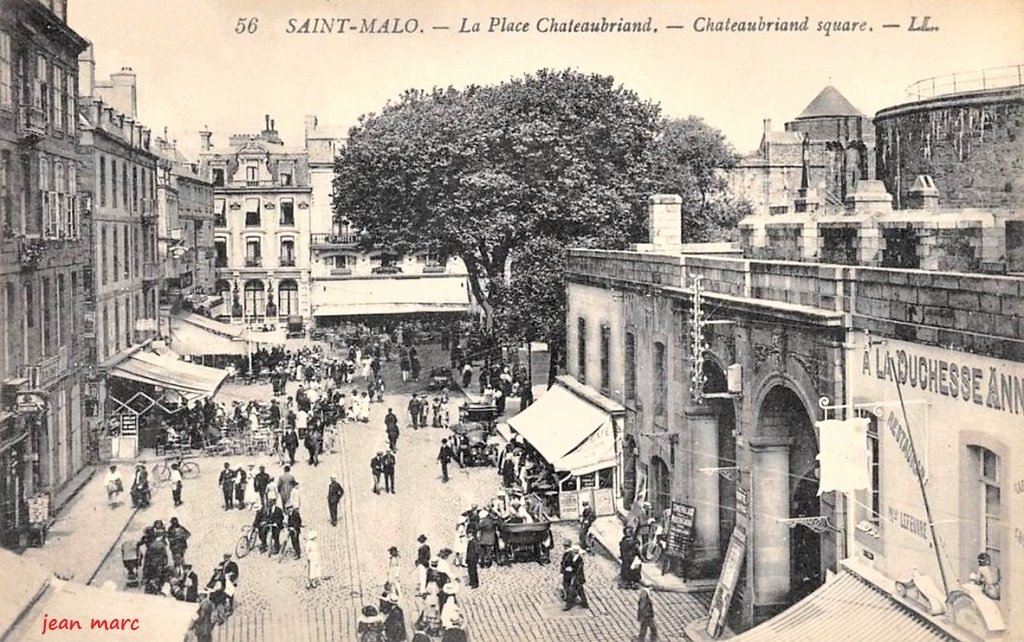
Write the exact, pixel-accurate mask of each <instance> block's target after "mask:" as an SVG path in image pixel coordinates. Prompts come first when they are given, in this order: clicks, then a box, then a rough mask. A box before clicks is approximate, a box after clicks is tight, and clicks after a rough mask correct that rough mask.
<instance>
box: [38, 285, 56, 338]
mask: <svg viewBox="0 0 1024 642" xmlns="http://www.w3.org/2000/svg"><path fill="white" fill-rule="evenodd" d="M52 296H53V293H52V292H51V291H50V279H49V277H45V276H44V277H43V288H42V293H41V295H40V301H39V304H40V306H41V307H42V309H43V310H44V311H45V313H41V314H40V316H39V320H40V321H42V324H43V354H45V355H51V354H54V350H53V329H52V324H51V323H50V314H49V312H50V310H52V309H53V308H52V305H53V301H51V299H50V297H52Z"/></svg>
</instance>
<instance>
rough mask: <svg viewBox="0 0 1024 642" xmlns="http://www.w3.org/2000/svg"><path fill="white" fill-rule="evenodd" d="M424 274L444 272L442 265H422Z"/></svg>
mask: <svg viewBox="0 0 1024 642" xmlns="http://www.w3.org/2000/svg"><path fill="white" fill-rule="evenodd" d="M423 273H424V274H444V266H443V265H437V264H433V265H431V264H427V265H424V266H423Z"/></svg>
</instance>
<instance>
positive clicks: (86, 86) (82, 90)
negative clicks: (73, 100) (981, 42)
mask: <svg viewBox="0 0 1024 642" xmlns="http://www.w3.org/2000/svg"><path fill="white" fill-rule="evenodd" d="M95 87H96V58H95V57H94V56H93V53H92V43H89V46H88V47H86V48H85V51H83V52H82V53H80V54H78V95H79V96H90V97H91V96H92V95H93V92H94V89H95Z"/></svg>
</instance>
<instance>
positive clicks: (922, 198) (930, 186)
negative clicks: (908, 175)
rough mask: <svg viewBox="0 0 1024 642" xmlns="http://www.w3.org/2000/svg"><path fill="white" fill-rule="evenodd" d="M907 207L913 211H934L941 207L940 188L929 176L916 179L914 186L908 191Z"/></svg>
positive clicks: (923, 175)
mask: <svg viewBox="0 0 1024 642" xmlns="http://www.w3.org/2000/svg"><path fill="white" fill-rule="evenodd" d="M907 207H908V208H909V209H912V210H934V209H938V207H939V188H937V187H935V181H934V180H932V177H931V176H928V175H927V174H921V175H920V176H918V177H917V178H916V179H914V184H913V185H912V186H911V187H910V190H908V191H907Z"/></svg>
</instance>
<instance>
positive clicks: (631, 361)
mask: <svg viewBox="0 0 1024 642" xmlns="http://www.w3.org/2000/svg"><path fill="white" fill-rule="evenodd" d="M625 352H626V359H625V361H626V363H625V364H624V365H625V371H626V372H625V379H626V381H625V388H626V389H625V390H624V391H623V395H624V396H625V400H626V403H627V404H629V403H630V402H635V401H636V335H634V334H633V333H632V332H627V333H626V350H625Z"/></svg>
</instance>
